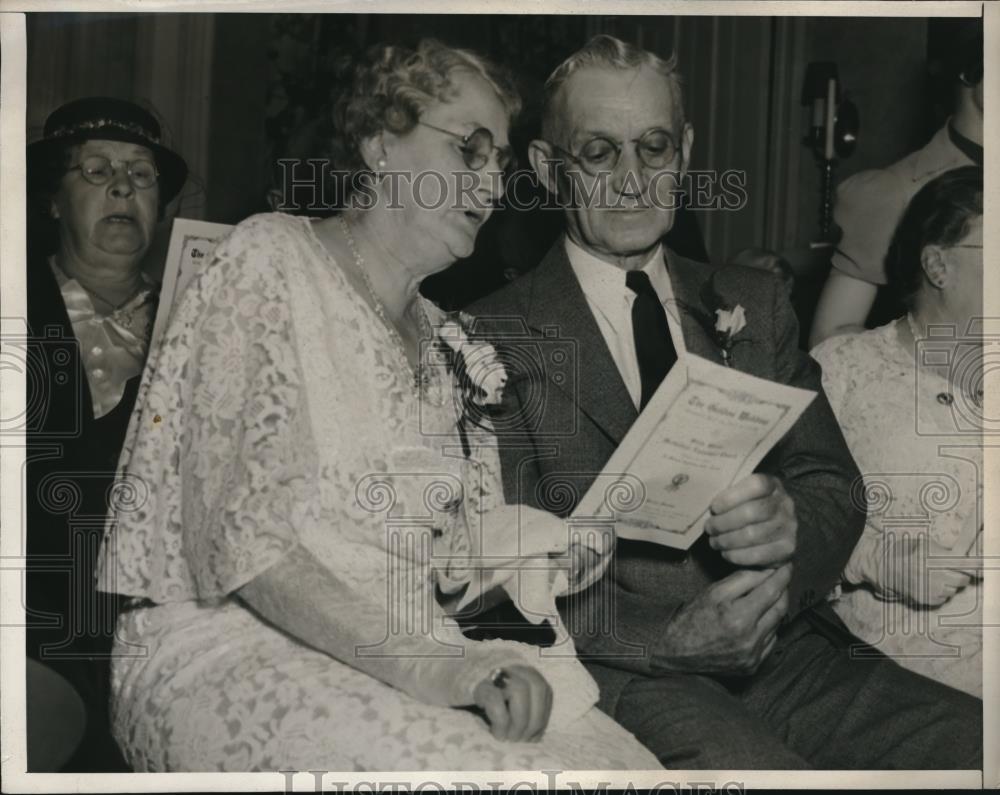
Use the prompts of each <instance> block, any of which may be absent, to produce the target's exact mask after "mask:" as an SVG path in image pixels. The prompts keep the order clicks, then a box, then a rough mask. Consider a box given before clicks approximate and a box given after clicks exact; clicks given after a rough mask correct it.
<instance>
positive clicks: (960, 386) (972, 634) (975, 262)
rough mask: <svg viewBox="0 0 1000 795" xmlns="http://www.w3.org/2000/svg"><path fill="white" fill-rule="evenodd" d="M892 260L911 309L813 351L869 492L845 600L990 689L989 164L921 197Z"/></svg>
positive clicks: (885, 644) (884, 629) (915, 649)
mask: <svg viewBox="0 0 1000 795" xmlns="http://www.w3.org/2000/svg"><path fill="white" fill-rule="evenodd" d="M886 265H887V270H888V274H889V283H890V285H891V286H893V287H894V288H895V289H896V290H897V292H898V294H899V295H900V297H901V299H902V300H903V301H904V303H905V304H906V306H907V307H908V310H909V311H908V312H907V314H906V315H905V316H903V317H901V318H899V319H898V320H896V321H894V322H892V323H889V324H888V325H885V326H882V327H880V328H876V329H872V330H871V331H866V332H864V333H862V334H853V335H846V336H839V337H832V338H830V339H828V340H827V341H826V342H824V343H822V344H820V345H819V346H818V347H817V348H816V349H815V350H814V351H813V353H812V355H813V356H814V357H815V358H816V360H817V361H818V362H819V363H820V364H821V365H822V366H823V388H824V390H825V391H826V393H827V396H828V397H829V399H830V403H831V405H832V406H833V410H834V412H835V413H836V415H837V419H838V421H839V422H840V425H841V428H842V429H843V431H844V437H845V439H846V440H847V444H848V446H849V447H850V449H851V453H852V455H853V456H854V458H855V460H856V461H857V463H858V467H859V468H860V470H861V472H862V474H863V476H864V487H865V490H866V492H867V496H868V524H867V526H866V528H865V532H864V534H863V535H862V537H861V540H860V541H859V543H858V545H857V547H856V548H855V550H854V553H853V554H852V556H851V559H850V561H849V562H848V565H847V567H846V569H845V571H844V576H843V581H844V582H843V590H842V593H841V594H840V595H839V598H838V599H837V601H836V604H835V607H836V610H837V612H838V613H839V614H840V616H841V617H842V618H843V619H844V622H845V623H846V624H847V625H848V627H850V629H851V631H852V632H854V633H855V634H856V635H858V636H859V637H861V638H862V639H863V640H865V641H867V642H868V643H871V644H872V645H874V646H875V647H876V648H878V649H879V650H881V651H882V652H884V653H886V654H888V655H889V656H891V657H893V658H895V659H896V660H897V661H898V662H899V664H900V665H903V666H904V667H907V668H910V669H912V670H914V671H917V672H918V673H922V674H924V675H926V676H929V677H931V678H933V679H937V680H939V681H942V682H944V683H945V684H948V685H951V686H952V687H956V688H958V689H960V690H964V691H966V692H967V693H971V694H973V695H975V696H979V697H982V692H983V680H982V646H983V634H982V633H983V630H982V626H983V624H982V622H983V617H982V609H983V593H982V589H981V587H980V585H981V574H980V571H979V570H978V569H977V566H976V563H975V560H974V558H975V557H976V556H978V555H982V532H981V530H982V527H983V512H982V436H981V430H980V428H981V423H980V420H981V417H982V410H983V409H982V407H983V389H982V388H983V369H982V362H983V347H982V346H983V338H982V326H981V323H977V322H976V321H977V319H980V318H982V314H983V307H982V293H983V172H982V169H981V168H979V167H977V166H969V167H963V168H959V169H955V170H953V171H948V172H945V173H944V174H942V175H941V176H939V177H937V178H935V179H934V180H932V181H931V182H929V183H928V184H927V185H926V186H924V187H923V188H922V189H921V190H920V192H919V193H917V194H916V196H914V198H913V200H912V201H911V202H910V204H909V206H908V208H907V210H906V211H905V213H904V215H903V217H902V219H901V221H900V224H899V227H898V228H897V230H896V233H895V236H894V238H893V242H892V245H891V247H890V249H889V255H888V257H887V260H886ZM963 558H966V559H967V562H965V561H963V560H962V559H963Z"/></svg>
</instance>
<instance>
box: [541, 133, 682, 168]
mask: <svg viewBox="0 0 1000 795" xmlns="http://www.w3.org/2000/svg"><path fill="white" fill-rule="evenodd" d="M626 143H630V144H635V152H636V154H637V155H638V156H639V161H640V162H641V163H642V164H643V165H644V166H646V168H665V167H666V166H669V165H670V164H671V163H672V162H673V160H674V157H675V156H676V155H677V145H676V144H675V143H674V139H673V138H672V137H671V135H670V133H668V132H667V131H666V130H649V131H647V132H646V133H644V134H643V135H642V136H641V137H640V138H633V139H632V140H631V141H627V142H626ZM550 146H552V148H554V149H558V150H559V151H560V152H562V153H563V154H564V155H566V156H567V157H568V158H570V160H572V161H574V162H575V163H578V164H579V165H580V167H581V168H582V169H583V170H584V171H585V172H587V173H588V174H590V176H592V177H596V176H597V175H598V174H601V173H606V172H609V171H614V170H615V168H617V166H618V161H619V160H621V156H622V150H623V149H624V148H625V145H624V144H622V143H619V142H618V141H613V140H612V139H610V138H605V137H604V136H599V137H597V138H591V139H590V140H589V141H587V143H585V144H584V145H583V147H582V148H581V149H580V152H579V153H578V154H573V152H570V151H569V150H568V149H563V148H562V147H561V146H557V145H556V144H553V143H550Z"/></svg>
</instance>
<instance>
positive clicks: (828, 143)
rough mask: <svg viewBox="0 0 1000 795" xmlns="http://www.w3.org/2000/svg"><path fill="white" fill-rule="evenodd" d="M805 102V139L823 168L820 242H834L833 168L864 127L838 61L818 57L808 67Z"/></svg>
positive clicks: (851, 150) (820, 167)
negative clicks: (844, 91)
mask: <svg viewBox="0 0 1000 795" xmlns="http://www.w3.org/2000/svg"><path fill="white" fill-rule="evenodd" d="M802 105H803V107H804V108H806V112H807V114H808V119H809V123H808V124H807V125H806V134H805V136H804V137H803V139H802V143H803V144H805V145H806V146H808V147H809V148H810V149H812V151H813V154H814V155H815V156H816V163H817V165H818V166H819V169H820V183H821V184H820V205H819V229H820V239H819V241H818V242H817V245H833V244H835V243H836V240H834V239H833V238H834V234H833V232H832V226H833V170H834V167H835V166H836V163H837V158H838V157H840V158H845V157H849V156H850V154H851V153H852V152H853V151H854V148H855V146H857V142H858V130H859V128H860V120H859V118H858V109H857V107H856V106H855V105H854V103H853V102H851V101H850V100H849V99H846V98H844V97H843V96H842V93H841V84H840V78H839V76H838V74H837V64H835V63H833V62H832V61H814V62H813V63H810V64H809V65H808V66H807V67H806V75H805V80H804V81H803V84H802Z"/></svg>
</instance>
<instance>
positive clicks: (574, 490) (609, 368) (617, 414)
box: [469, 239, 864, 712]
mask: <svg viewBox="0 0 1000 795" xmlns="http://www.w3.org/2000/svg"><path fill="white" fill-rule="evenodd" d="M667 262H668V267H669V272H670V277H671V284H672V285H673V288H674V293H675V297H676V299H677V300H678V302H679V304H680V305H682V306H686V307H694V308H697V309H700V310H701V311H702V312H706V313H708V314H709V315H711V316H712V317H713V318H714V314H713V310H714V308H715V307H707V306H705V304H704V303H703V301H702V298H701V296H702V291H703V288H704V287H705V285H706V283H707V282H708V281H709V279H710V277H712V274H713V273H715V274H716V275H715V278H714V287H715V291H716V293H717V294H718V295H721V296H722V297H723V298H724V299H726V300H727V301H728V302H729V303H732V304H735V303H739V304H741V305H742V306H743V307H744V309H745V311H746V320H747V325H746V328H745V329H744V330H743V331H742V332H740V334H739V335H738V339H739V340H743V342H740V343H739V344H738V345H736V346H734V347H733V349H732V351H733V362H732V365H733V367H734V368H735V369H737V370H742V371H745V372H747V373H751V374H753V375H756V376H759V377H762V378H767V379H770V380H772V381H777V382H781V383H785V384H791V385H794V386H797V387H802V388H806V389H811V390H815V391H816V392H818V395H817V397H816V399H815V400H814V401H813V402H812V403H811V405H810V406H809V408H808V409H807V410H806V411H805V412H804V414H803V415H802V417H801V418H800V419H799V421H798V422H797V423H796V424H795V426H794V427H793V428H792V429H791V430H790V431H789V432H788V433H787V434H786V436H785V437H784V439H782V441H781V442H780V443H779V444H778V445H777V446H776V447H775V449H774V450H772V452H771V453H770V454H769V455H768V456H767V457H766V458H765V459H764V461H763V462H762V463H761V465H760V466H759V467H758V470H757V471H759V472H768V473H771V474H774V475H776V476H778V477H780V478H781V479H782V481H783V482H784V485H785V488H786V490H787V491H788V493H789V494H790V495H791V496H792V498H793V499H794V502H795V508H796V515H797V519H798V550H797V552H796V555H795V559H794V569H793V577H792V583H791V586H790V611H789V620H791V619H792V617H793V616H795V615H796V614H800V613H801V612H802V611H804V610H805V611H806V613H807V614H811V616H810V617H811V620H813V621H815V620H816V619H817V618H818V619H819V620H820V622H821V623H822V624H824V625H825V626H826V628H827V630H829V631H832V632H839V631H840V630H841V629H842V627H843V625H842V624H841V623H840V622H839V620H838V619H836V617H835V615H834V613H833V611H832V610H830V609H829V607H827V606H826V605H825V603H822V600H823V599H824V596H825V595H826V594H827V593H828V592H829V590H830V589H831V588H832V587H833V586H834V585H835V584H836V582H837V581H838V578H839V576H840V573H841V571H842V569H843V567H844V565H845V563H846V562H847V559H848V558H849V556H850V554H851V551H852V550H853V548H854V545H855V544H856V542H857V540H858V537H859V536H860V533H861V530H862V528H863V525H864V505H863V502H861V501H859V500H858V499H857V497H856V496H855V497H854V498H853V499H852V486H854V485H856V484H855V481H856V479H857V478H858V477H859V473H858V470H857V467H856V466H855V464H854V461H853V459H852V458H851V455H850V453H849V452H848V449H847V446H846V444H845V442H844V439H843V436H842V435H841V432H840V429H839V427H838V426H837V422H836V420H835V418H834V415H833V413H832V411H831V409H830V405H829V403H828V402H827V399H826V397H825V395H824V394H823V390H822V385H821V381H820V368H819V365H817V364H816V362H815V361H813V360H812V359H811V358H810V357H809V356H808V355H806V354H805V353H803V352H802V351H801V350H800V349H799V347H798V339H799V332H798V323H797V321H796V319H795V315H794V313H793V311H792V308H791V305H790V304H789V303H788V300H787V297H786V293H785V288H784V287H783V286H782V285H781V284H780V282H779V281H778V279H777V278H776V277H774V276H772V275H771V274H769V273H766V272H764V271H761V270H756V269H750V268H744V267H740V266H726V267H724V268H717V267H714V266H712V265H706V264H702V263H696V262H693V261H691V260H688V259H685V258H683V257H679V256H677V255H675V254H673V253H672V252H669V251H668V252H667ZM469 311H470V312H471V313H472V314H473V315H474V316H475V317H476V318H477V320H476V326H475V332H476V333H482V334H485V335H486V336H488V337H490V338H491V339H492V341H493V342H494V344H495V345H496V346H497V347H498V349H500V350H501V351H503V352H504V355H505V357H506V358H507V360H508V361H511V362H513V363H514V364H513V365H512V366H511V367H510V368H509V370H510V371H509V377H510V380H509V382H508V385H507V388H506V389H505V397H504V403H503V406H502V407H501V409H500V411H499V413H498V416H497V417H496V418H495V425H496V427H497V428H498V436H499V439H500V450H501V461H502V466H503V479H504V492H505V497H506V499H507V501H508V502H517V503H527V504H529V505H532V506H535V507H538V508H544V509H548V510H550V511H552V512H554V513H557V514H559V515H562V516H567V515H569V514H570V513H571V512H572V511H573V509H574V508H575V506H576V503H577V502H578V501H579V499H580V498H581V497H582V495H583V494H584V493H585V492H586V490H587V488H588V487H589V486H590V485H591V483H593V481H594V479H595V478H596V476H597V475H598V474H599V473H600V472H601V470H602V468H603V467H604V465H605V463H606V462H607V460H608V458H609V457H610V456H611V454H612V452H614V450H615V448H616V447H617V446H618V444H619V443H620V442H621V440H622V439H623V438H624V436H625V434H626V432H627V431H628V429H629V427H630V426H631V425H632V423H633V422H634V421H635V419H636V417H637V416H638V415H637V411H636V409H635V406H634V404H633V402H632V400H631V398H630V396H629V393H628V391H627V390H626V387H625V384H624V383H623V381H622V379H621V376H620V375H619V372H618V368H617V366H616V365H615V362H614V360H613V359H612V356H611V353H610V351H609V350H608V347H607V344H606V343H605V340H604V338H603V336H602V335H601V332H600V329H599V328H598V326H597V322H596V320H595V319H594V317H593V314H592V313H591V310H590V308H589V307H588V305H587V301H586V298H585V296H584V293H583V290H582V288H581V287H580V284H579V282H578V280H577V278H576V276H575V274H574V273H573V270H572V267H571V265H570V263H569V259H568V257H567V255H566V252H565V245H564V241H563V240H562V239H560V240H558V241H557V242H556V244H555V245H554V246H553V248H552V249H551V250H550V251H549V253H548V255H547V256H546V258H545V260H543V262H542V263H541V264H540V265H539V267H538V268H536V269H535V270H533V271H532V272H530V273H529V274H527V275H526V276H524V277H522V278H521V279H518V280H517V281H515V282H513V283H511V284H509V285H507V286H506V287H504V288H503V289H501V290H499V291H498V292H496V293H494V294H493V295H491V296H488V297H487V298H485V299H483V300H481V301H479V302H477V303H476V304H474V305H472V306H471V307H470V308H469ZM680 316H681V326H682V330H683V335H684V342H685V346H686V348H687V351H688V352H689V353H692V354H695V355H698V356H701V357H703V358H705V359H708V360H710V361H713V362H718V363H721V362H722V357H721V352H720V350H719V348H718V346H717V344H716V342H715V341H714V339H713V338H712V336H711V334H710V331H709V329H706V328H705V327H704V325H703V323H702V322H700V321H699V320H698V319H697V318H696V313H695V312H694V311H683V310H682V311H681V312H680ZM559 349H561V350H562V351H563V353H562V354H558V353H557V354H556V355H549V352H550V351H557V350H559ZM567 360H570V361H569V362H568V363H567ZM734 570H735V569H734V567H732V566H731V565H729V564H727V563H726V562H725V561H724V560H723V559H722V558H721V556H720V555H719V554H718V553H717V552H715V551H714V550H712V549H711V547H710V546H709V545H708V543H707V540H706V538H705V537H702V538H701V539H699V540H698V541H697V542H696V543H695V544H694V545H693V546H692V548H691V549H690V550H688V551H687V552H680V551H677V550H672V549H669V548H667V547H662V546H660V545H657V544H651V543H643V542H634V541H625V540H619V541H618V543H617V546H616V552H615V559H614V561H613V563H612V565H611V567H610V568H609V569H608V572H607V573H606V574H605V576H604V577H603V578H602V580H600V581H599V582H598V583H597V584H596V585H594V586H593V587H591V588H590V589H588V590H587V591H586V592H584V593H583V594H579V595H576V596H574V597H571V598H570V599H569V600H565V601H564V602H563V604H561V609H562V612H563V617H564V619H565V622H566V624H567V627H568V628H569V630H570V632H571V634H573V636H574V639H575V641H576V644H577V647H578V650H579V652H580V654H581V656H582V657H583V658H584V659H585V660H587V661H588V665H589V667H590V668H591V671H592V672H593V673H594V675H595V677H596V678H597V680H598V683H599V684H600V686H601V691H602V699H601V705H602V707H603V708H604V709H606V710H608V711H612V712H613V705H614V703H615V702H616V701H617V698H618V695H619V694H620V692H621V689H622V688H624V686H625V684H626V683H627V682H628V681H629V680H630V679H631V678H633V677H634V676H636V675H646V676H652V675H656V674H657V669H656V666H655V663H654V659H653V658H654V653H655V651H656V648H657V643H658V641H659V639H660V638H662V637H663V635H664V628H665V627H666V625H667V622H668V621H669V620H670V619H671V617H672V616H673V615H674V613H676V612H677V610H678V609H680V607H681V606H682V605H684V604H685V603H686V602H688V601H690V600H691V599H692V598H694V597H695V596H696V595H698V594H699V593H701V592H702V591H704V590H705V589H706V588H707V587H708V586H709V585H710V584H711V583H712V582H715V581H717V580H719V579H721V578H722V577H724V576H726V575H727V574H729V573H731V572H733V571H734ZM815 603H820V604H821V605H822V606H821V607H820V608H819V610H820V612H821V613H822V615H819V616H817V615H816V611H813V610H811V609H809V610H807V608H809V607H810V606H811V605H813V604H815ZM609 622H610V623H609ZM794 623H795V624H798V625H799V626H800V628H801V626H802V623H803V622H801V621H795V622H794ZM609 630H611V631H609ZM845 632H846V631H845Z"/></svg>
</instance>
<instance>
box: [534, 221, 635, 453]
mask: <svg viewBox="0 0 1000 795" xmlns="http://www.w3.org/2000/svg"><path fill="white" fill-rule="evenodd" d="M533 277H534V280H533V281H534V283H533V284H532V288H531V295H530V297H529V303H528V317H527V322H528V325H529V326H530V327H531V328H532V329H534V330H535V331H538V332H542V333H543V334H544V333H545V329H552V328H553V327H555V328H556V329H557V331H558V334H559V336H560V337H561V338H562V339H569V340H573V341H574V342H575V344H576V354H577V378H578V381H577V383H576V385H575V386H576V389H573V385H565V384H564V385H556V386H557V388H559V389H561V390H563V391H564V392H567V393H568V394H569V393H570V392H572V394H569V397H570V398H571V399H572V400H573V401H574V402H576V404H577V405H578V407H579V409H580V411H582V412H583V413H584V414H585V415H587V416H588V417H589V418H590V419H591V420H592V421H593V422H594V424H595V425H597V427H598V428H600V429H601V431H602V432H603V433H604V434H605V435H607V436H608V437H609V438H610V439H611V440H612V441H613V442H614V443H615V444H618V443H619V442H621V440H622V439H623V438H624V437H625V434H626V433H627V432H628V429H629V428H630V427H631V426H632V423H633V422H635V418H636V417H637V416H638V413H637V412H636V409H635V405H634V404H633V403H632V397H631V396H630V395H629V393H628V389H627V388H626V387H625V382H624V381H622V378H621V374H620V373H619V372H618V366H617V365H616V364H615V361H614V359H613V358H612V356H611V351H609V350H608V346H607V343H606V342H605V341H604V335H602V334H601V330H600V328H599V327H598V325H597V321H596V320H595V319H594V316H593V314H592V313H591V311H590V307H589V306H588V305H587V299H586V296H585V295H584V294H583V288H581V287H580V283H579V281H577V278H576V274H575V273H573V268H572V266H571V265H570V263H569V257H568V256H567V255H566V248H565V243H564V240H563V237H561V236H560V238H559V239H558V240H557V241H556V243H555V245H554V246H553V247H552V248H551V249H549V253H548V254H547V255H546V257H545V259H544V260H542V262H541V264H540V265H539V266H538V267H537V268H536V269H535V271H534V272H533Z"/></svg>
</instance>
